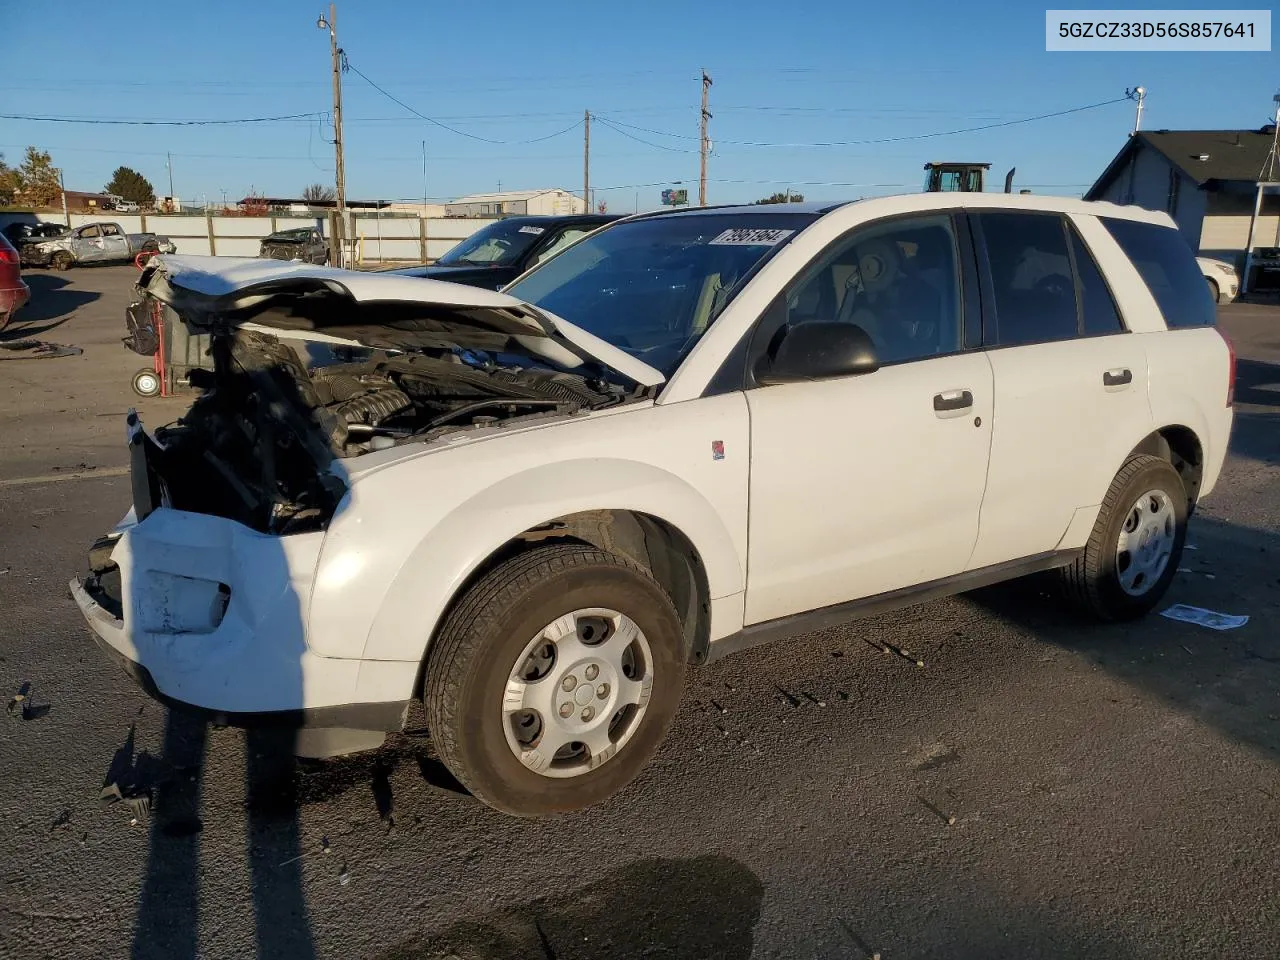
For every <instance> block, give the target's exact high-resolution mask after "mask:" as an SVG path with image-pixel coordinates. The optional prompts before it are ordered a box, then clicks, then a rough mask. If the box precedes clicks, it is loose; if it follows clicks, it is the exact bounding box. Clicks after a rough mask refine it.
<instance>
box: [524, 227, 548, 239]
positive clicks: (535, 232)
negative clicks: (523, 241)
mask: <svg viewBox="0 0 1280 960" xmlns="http://www.w3.org/2000/svg"><path fill="white" fill-rule="evenodd" d="M546 229H547V228H546V227H521V228H520V232H521V233H532V234H533V235H534V236H535V237H536V236H538V235H540V234H541V233H542V232H543V231H544V230H546Z"/></svg>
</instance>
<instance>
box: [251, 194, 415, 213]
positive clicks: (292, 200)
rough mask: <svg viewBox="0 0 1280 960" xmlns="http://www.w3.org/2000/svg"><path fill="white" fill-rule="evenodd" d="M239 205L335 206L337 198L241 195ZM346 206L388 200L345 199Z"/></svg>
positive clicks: (381, 204)
mask: <svg viewBox="0 0 1280 960" xmlns="http://www.w3.org/2000/svg"><path fill="white" fill-rule="evenodd" d="M236 203H237V204H239V205H240V206H254V205H257V204H264V205H266V206H268V207H288V206H299V207H316V208H318V209H326V210H327V209H329V208H335V209H336V208H337V206H338V201H337V200H306V199H304V198H302V197H243V198H242V199H240V200H237V201H236ZM344 203H345V204H346V206H347V207H369V208H374V207H386V206H390V204H391V201H390V200H346V201H344Z"/></svg>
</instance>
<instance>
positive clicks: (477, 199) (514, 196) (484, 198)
mask: <svg viewBox="0 0 1280 960" xmlns="http://www.w3.org/2000/svg"><path fill="white" fill-rule="evenodd" d="M568 192H569V191H568V190H564V189H561V188H560V187H546V188H544V189H542V190H507V191H506V192H505V193H472V194H469V195H468V196H465V197H459V198H458V199H457V200H453V201H450V202H451V203H493V202H494V201H503V200H529V199H531V198H533V197H540V196H542V195H543V194H544V193H568ZM574 196H576V194H574Z"/></svg>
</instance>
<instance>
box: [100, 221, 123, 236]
mask: <svg viewBox="0 0 1280 960" xmlns="http://www.w3.org/2000/svg"><path fill="white" fill-rule="evenodd" d="M102 235H103V236H104V237H118V236H120V228H119V227H117V226H116V225H115V224H114V223H104V224H103V225H102Z"/></svg>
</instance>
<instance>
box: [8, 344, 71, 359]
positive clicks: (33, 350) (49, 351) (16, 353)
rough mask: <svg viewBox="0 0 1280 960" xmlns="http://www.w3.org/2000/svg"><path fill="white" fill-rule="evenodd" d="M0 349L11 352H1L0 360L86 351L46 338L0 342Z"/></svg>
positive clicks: (54, 355) (64, 354)
mask: <svg viewBox="0 0 1280 960" xmlns="http://www.w3.org/2000/svg"><path fill="white" fill-rule="evenodd" d="M0 350H4V351H8V353H9V356H6V355H5V354H3V353H0V360H48V359H51V358H53V357H78V356H79V355H80V354H82V353H84V351H83V350H82V349H80V348H79V347H68V346H64V345H63V344H61V343H48V342H47V341H44V340H14V341H13V342H11V343H0Z"/></svg>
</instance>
